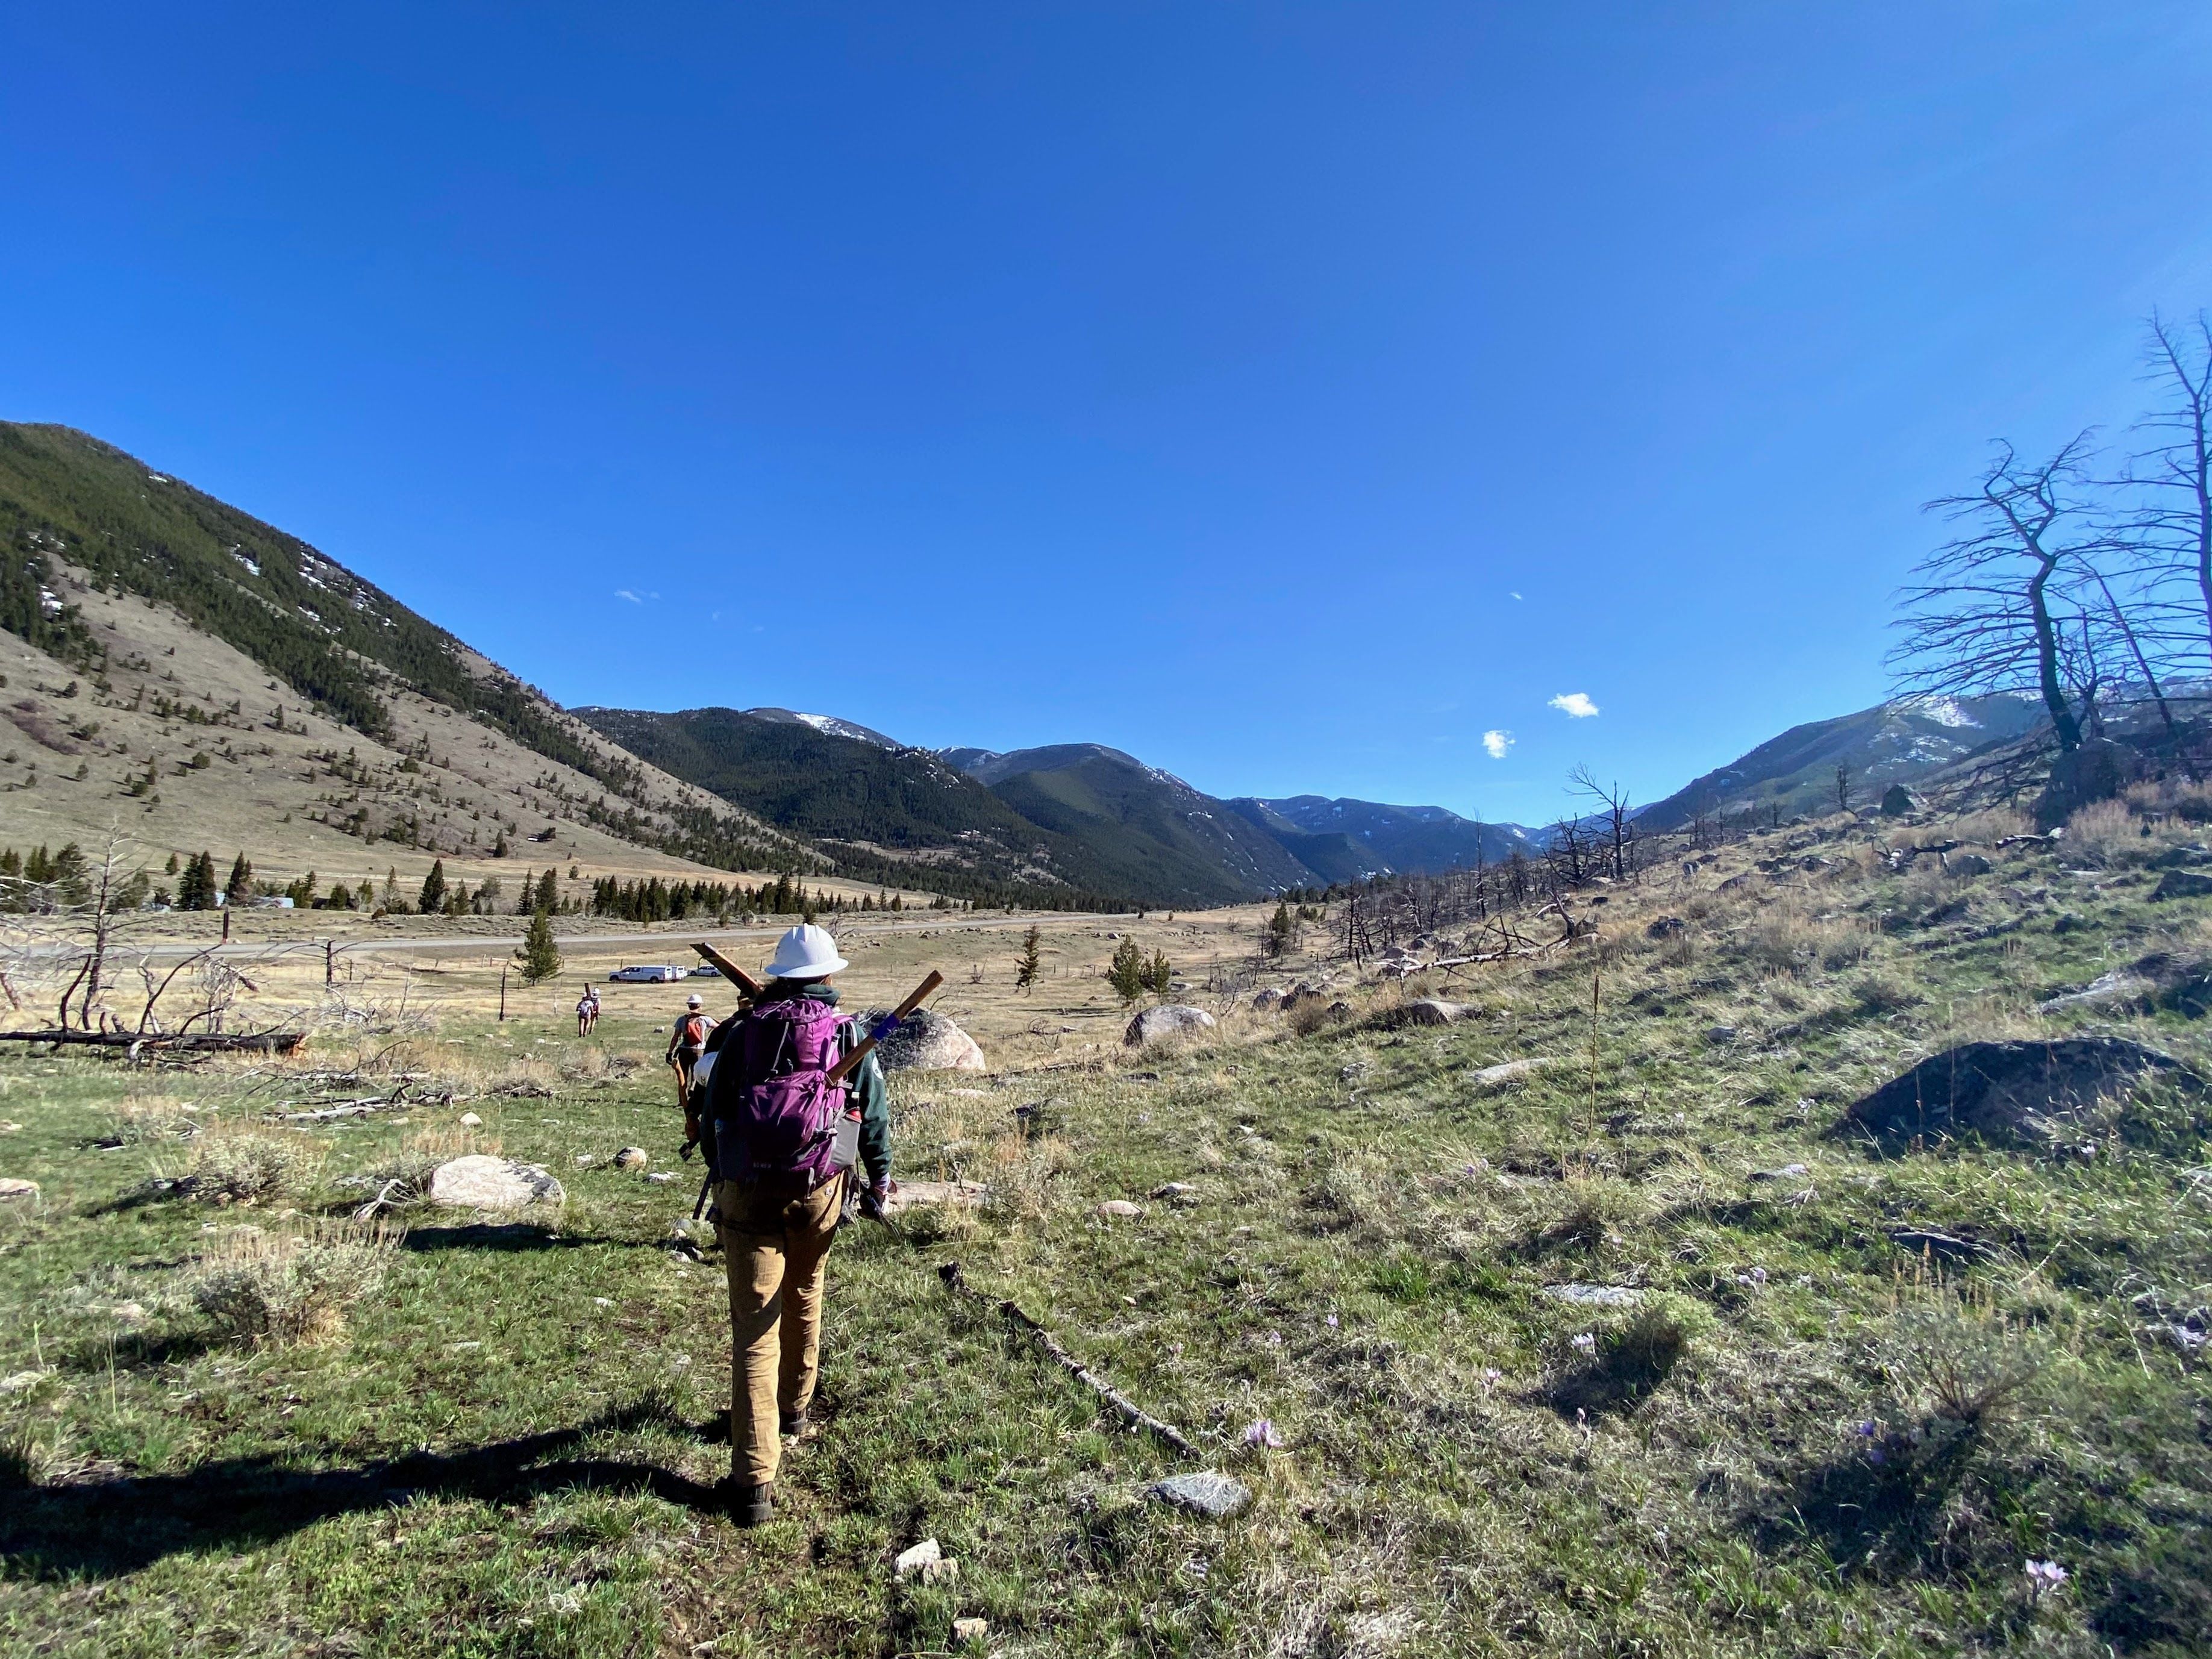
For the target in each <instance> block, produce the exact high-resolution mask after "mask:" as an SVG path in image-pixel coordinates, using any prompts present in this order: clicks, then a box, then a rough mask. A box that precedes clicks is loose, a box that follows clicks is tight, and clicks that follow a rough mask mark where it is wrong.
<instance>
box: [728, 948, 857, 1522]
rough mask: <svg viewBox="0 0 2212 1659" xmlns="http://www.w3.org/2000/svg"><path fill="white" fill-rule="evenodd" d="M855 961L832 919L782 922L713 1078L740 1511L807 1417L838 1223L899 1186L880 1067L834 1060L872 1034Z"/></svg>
mask: <svg viewBox="0 0 2212 1659" xmlns="http://www.w3.org/2000/svg"><path fill="white" fill-rule="evenodd" d="M847 966H848V964H847V963H846V961H845V959H844V958H843V957H841V956H839V955H838V954H837V942H836V940H835V939H831V938H830V937H829V934H828V933H824V932H823V930H822V929H821V928H819V927H811V926H806V927H793V928H789V929H787V930H786V932H785V933H784V934H783V937H782V938H781V939H778V940H777V941H776V947H775V958H774V960H772V961H771V962H770V963H769V965H768V969H767V974H768V981H769V982H768V983H767V984H766V985H765V986H764V987H762V991H761V994H760V997H759V999H758V1000H757V1001H756V1002H755V1003H754V1005H753V1006H752V1007H751V1008H750V1010H748V1011H747V1012H745V1014H744V1017H743V1018H740V1019H739V1020H738V1023H737V1024H736V1025H735V1026H734V1027H733V1028H732V1030H731V1031H730V1032H729V1034H728V1036H726V1039H725V1040H724V1041H723V1042H722V1044H721V1045H720V1049H719V1051H718V1053H717V1054H716V1056H715V1060H714V1067H713V1069H712V1072H711V1073H710V1074H709V1077H708V1085H707V1117H708V1127H710V1128H711V1130H712V1142H711V1153H710V1156H711V1157H712V1159H713V1172H714V1177H715V1185H714V1223H715V1225H716V1228H717V1230H718V1232H719V1236H720V1239H721V1242H722V1252H723V1259H724V1261H726V1264H727V1267H728V1270H729V1279H730V1325H731V1337H732V1360H731V1371H732V1378H731V1405H730V1480H729V1497H730V1513H731V1518H732V1519H733V1520H734V1521H736V1522H737V1523H738V1525H739V1526H741V1527H753V1526H758V1525H759V1524H760V1523H761V1522H763V1521H766V1520H767V1519H769V1516H771V1515H773V1514H774V1513H775V1477H776V1471H777V1469H778V1468H779V1467H780V1466H781V1462H782V1457H783V1445H782V1440H783V1437H792V1438H794V1439H796V1438H797V1437H800V1436H802V1435H804V1434H805V1431H806V1426H807V1423H806V1409H807V1407H808V1406H809V1405H810V1404H811V1402H812V1401H813V1398H814V1383H815V1376H816V1358H817V1353H818V1352H819V1351H820V1348H821V1342H822V1291H823V1276H824V1271H825V1269H826V1268H827V1267H828V1265H829V1246H830V1243H831V1242H832V1241H833V1240H834V1239H835V1238H836V1235H837V1225H838V1223H839V1221H840V1220H841V1219H842V1218H844V1217H845V1216H847V1215H848V1214H849V1213H850V1212H851V1211H852V1210H853V1209H854V1208H860V1209H865V1210H866V1211H868V1212H871V1213H872V1214H878V1215H879V1214H881V1213H882V1210H883V1202H884V1198H885V1197H886V1196H887V1195H888V1194H890V1192H891V1191H892V1190H893V1188H892V1186H891V1159H890V1151H891V1130H890V1104H889V1098H888V1094H887V1091H886V1090H885V1089H884V1073H883V1068H882V1067H881V1066H878V1064H877V1063H876V1057H875V1055H874V1054H869V1055H868V1056H867V1057H866V1059H864V1060H862V1061H861V1062H860V1066H858V1067H857V1068H856V1069H855V1070H854V1073H852V1075H851V1076H850V1077H848V1079H845V1081H844V1082H843V1083H842V1084H831V1083H830V1082H829V1079H828V1077H827V1075H826V1074H827V1073H828V1072H829V1070H830V1068H832V1067H833V1066H836V1063H837V1061H838V1060H840V1059H841V1058H842V1056H843V1055H845V1054H848V1053H849V1052H851V1051H852V1049H853V1048H854V1047H855V1046H857V1044H858V1043H859V1042H860V1030H859V1029H858V1027H857V1025H856V1024H855V1023H854V1021H853V1020H852V1019H850V1018H847V1017H846V1016H845V1015H842V1014H841V1013H839V1012H837V992H836V987H833V986H832V985H831V984H830V982H829V980H830V975H833V974H836V973H840V972H842V971H843V969H845V968H846V967H847ZM863 1170H865V1171H866V1186H865V1187H862V1186H861V1185H860V1182H861V1180H862V1178H863V1177H862V1171H863ZM848 1200H850V1202H849V1203H848Z"/></svg>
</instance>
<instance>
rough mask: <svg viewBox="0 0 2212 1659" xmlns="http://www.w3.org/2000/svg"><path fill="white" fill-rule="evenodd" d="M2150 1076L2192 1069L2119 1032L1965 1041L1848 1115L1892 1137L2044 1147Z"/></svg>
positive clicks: (1882, 1135) (2176, 1075)
mask: <svg viewBox="0 0 2212 1659" xmlns="http://www.w3.org/2000/svg"><path fill="white" fill-rule="evenodd" d="M2152 1073H2157V1074H2160V1075H2164V1076H2169V1077H2173V1078H2177V1079H2186V1078H2188V1077H2189V1076H2190V1073H2189V1072H2188V1071H2187V1069H2186V1068H2185V1067H2184V1066H2182V1065H2181V1064H2180V1063H2179V1061H2177V1060H2173V1059H2172V1058H2171V1057H2170V1056H2168V1055H2166V1054H2160V1053H2158V1052H2157V1051H2156V1050H2155V1049H2151V1048H2144V1047H2143V1046H2142V1044H2141V1043H2137V1042H2128V1041H2127V1040H2126V1039H2124V1038H2123V1037H2089V1036H2078V1037H2063V1038H2061V1039H2059V1040H2058V1041H2057V1042H1967V1043H1962V1044H1960V1046H1959V1047H1958V1048H1951V1049H1947V1050H1946V1051H1945V1052H1943V1053H1942V1054H1936V1055H1935V1056H1934V1057H1933V1058H1931V1059H1928V1060H1923V1061H1921V1062H1920V1064H1919V1065H1917V1066H1914V1067H1913V1068H1912V1069H1911V1071H1909V1072H1907V1073H1905V1074H1904V1075H1903V1076H1902V1077H1897V1078H1893V1079H1891V1080H1890V1081H1888V1082H1887V1083H1885V1084H1883V1085H1881V1088H1879V1089H1877V1090H1875V1091H1874V1092H1873V1093H1872V1094H1870V1095H1868V1096H1867V1097H1865V1098H1864V1099H1863V1100H1860V1101H1858V1102H1857V1103H1854V1104H1853V1105H1852V1106H1851V1108H1850V1110H1849V1111H1848V1112H1846V1113H1845V1114H1844V1123H1845V1124H1848V1125H1850V1126H1853V1127H1857V1128H1861V1129H1864V1130H1867V1131H1869V1132H1871V1133H1873V1134H1875V1136H1877V1137H1879V1138H1880V1139H1883V1140H1885V1141H1889V1142H1899V1141H1905V1140H1910V1139H1912V1138H1913V1137H1915V1136H1917V1135H1930V1136H1933V1135H1958V1134H1976V1135H1979V1136H1981V1137H1982V1138H1984V1139H1987V1140H1992V1141H1998V1142H2011V1143H2021V1142H2026V1143H2031V1144H2042V1143H2044V1142H2046V1141H2048V1140H2049V1139H2051V1134H2052V1132H2053V1129H2054V1127H2056V1126H2057V1124H2061V1123H2063V1122H2064V1121H2066V1120H2068V1119H2070V1118H2075V1117H2078V1116H2079V1115H2081V1114H2082V1113H2083V1112H2084V1111H2086V1110H2087V1109H2089V1108H2091V1107H2093V1106H2094V1105H2095V1104H2096V1103H2097V1102H2098V1100H2099V1099H2100V1098H2101V1097H2105V1096H2107V1095H2113V1094H2121V1093H2124V1092H2126V1091H2128V1090H2130V1089H2131V1088H2133V1087H2134V1086H2135V1085H2136V1084H2137V1083H2138V1082H2140V1081H2141V1080H2142V1079H2143V1078H2144V1077H2145V1076H2147V1075H2149V1074H2152Z"/></svg>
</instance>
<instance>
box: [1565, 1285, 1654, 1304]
mask: <svg viewBox="0 0 2212 1659" xmlns="http://www.w3.org/2000/svg"><path fill="white" fill-rule="evenodd" d="M1544 1294H1545V1295H1546V1296H1548V1297H1551V1298H1552V1300H1553V1301H1554V1302H1570V1303H1572V1304H1574V1305H1575V1306H1576V1307H1577V1308H1632V1307H1634V1306H1635V1305H1636V1304H1638V1303H1639V1302H1641V1301H1642V1300H1644V1292H1643V1291H1639V1290H1638V1289H1636V1288H1635V1287H1634V1286H1632V1285H1545V1286H1544Z"/></svg>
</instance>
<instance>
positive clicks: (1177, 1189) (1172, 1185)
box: [1145, 1181, 1197, 1198]
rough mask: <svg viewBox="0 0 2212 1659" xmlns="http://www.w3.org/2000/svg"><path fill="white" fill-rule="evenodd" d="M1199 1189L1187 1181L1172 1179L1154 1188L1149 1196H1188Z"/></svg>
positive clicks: (1147, 1195) (1147, 1194)
mask: <svg viewBox="0 0 2212 1659" xmlns="http://www.w3.org/2000/svg"><path fill="white" fill-rule="evenodd" d="M1195 1190H1197V1189H1196V1188H1194V1187H1192V1186H1191V1184H1190V1183H1189V1182H1187V1181H1170V1182H1165V1183H1164V1184H1163V1185H1161V1186H1158V1187H1155V1188H1152V1191H1151V1192H1149V1193H1146V1194H1145V1196H1146V1197H1147V1198H1187V1197H1188V1196H1189V1195H1190V1194H1192V1193H1193V1192H1194V1191H1195Z"/></svg>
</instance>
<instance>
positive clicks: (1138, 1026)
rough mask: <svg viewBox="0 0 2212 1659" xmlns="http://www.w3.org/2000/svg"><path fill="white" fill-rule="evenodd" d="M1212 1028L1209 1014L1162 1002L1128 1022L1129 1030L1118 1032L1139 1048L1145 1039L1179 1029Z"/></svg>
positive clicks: (1153, 1038) (1131, 1046)
mask: <svg viewBox="0 0 2212 1659" xmlns="http://www.w3.org/2000/svg"><path fill="white" fill-rule="evenodd" d="M1212 1029H1213V1016H1212V1014H1209V1013H1207V1012H1206V1010H1205V1009H1203V1008H1193V1007H1190V1006H1188V1005H1187V1004H1183V1003H1180V1002H1166V1003H1162V1004H1161V1005H1160V1006H1158V1007H1157V1008H1147V1009H1146V1010H1145V1012H1143V1013H1141V1014H1139V1015H1138V1016H1137V1017H1136V1018H1134V1019H1133V1020H1131V1021H1130V1022H1129V1029H1128V1030H1126V1031H1124V1032H1122V1033H1121V1041H1122V1042H1125V1043H1127V1045H1128V1046H1129V1047H1130V1048H1143V1047H1144V1046H1145V1044H1146V1043H1148V1042H1158V1041H1159V1040H1160V1039H1161V1038H1162V1037H1164V1036H1176V1035H1177V1034H1178V1033H1181V1032H1183V1031H1209V1030H1212Z"/></svg>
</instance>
